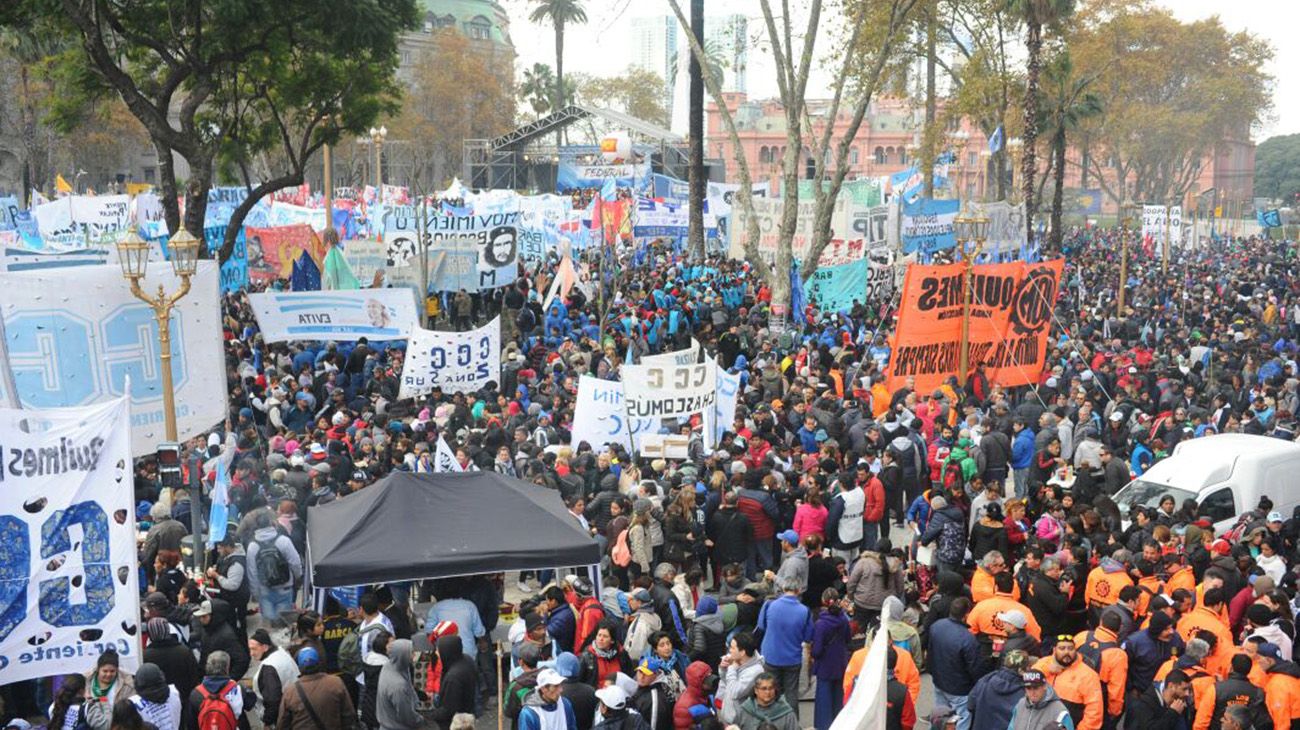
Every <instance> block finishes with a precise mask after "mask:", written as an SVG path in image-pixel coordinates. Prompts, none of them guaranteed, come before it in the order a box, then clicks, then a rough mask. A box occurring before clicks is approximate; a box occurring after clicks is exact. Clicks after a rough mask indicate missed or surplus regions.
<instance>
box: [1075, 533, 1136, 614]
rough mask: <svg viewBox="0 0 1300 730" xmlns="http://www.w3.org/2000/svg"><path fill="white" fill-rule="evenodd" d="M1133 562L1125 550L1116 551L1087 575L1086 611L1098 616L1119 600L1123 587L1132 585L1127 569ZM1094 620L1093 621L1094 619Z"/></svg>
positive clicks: (1084, 594)
mask: <svg viewBox="0 0 1300 730" xmlns="http://www.w3.org/2000/svg"><path fill="white" fill-rule="evenodd" d="M1132 562H1133V555H1132V553H1130V552H1129V551H1127V550H1116V551H1115V552H1114V553H1113V554H1112V555H1110V556H1109V557H1104V558H1102V559H1101V561H1100V562H1098V563H1097V567H1095V568H1093V569H1092V571H1091V572H1089V573H1088V583H1087V586H1086V587H1085V588H1084V592H1083V597H1084V600H1085V601H1087V603H1088V611H1089V612H1090V614H1092V615H1093V616H1099V615H1100V614H1101V611H1102V610H1103V609H1105V608H1106V607H1107V606H1111V605H1114V603H1115V602H1116V601H1118V600H1119V592H1120V591H1121V590H1123V589H1124V586H1131V585H1133V579H1132V578H1131V577H1129V574H1128V568H1129V565H1130V564H1131V563H1132ZM1094 620H1095V619H1094Z"/></svg>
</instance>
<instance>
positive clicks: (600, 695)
mask: <svg viewBox="0 0 1300 730" xmlns="http://www.w3.org/2000/svg"><path fill="white" fill-rule="evenodd" d="M596 700H597V701H598V703H599V710H598V712H599V713H600V716H599V717H598V718H596V720H597V721H596V723H595V724H594V725H592V730H649V728H650V726H649V725H648V724H647V723H646V721H645V718H643V717H641V713H639V712H637V711H636V710H635V709H633V708H632V707H630V706H629V704H628V696H627V692H625V691H623V688H622V687H619V686H617V685H613V684H611V685H609V686H607V687H601V688H600V689H598V690H596Z"/></svg>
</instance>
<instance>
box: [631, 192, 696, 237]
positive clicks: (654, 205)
mask: <svg viewBox="0 0 1300 730" xmlns="http://www.w3.org/2000/svg"><path fill="white" fill-rule="evenodd" d="M689 212H690V209H689V208H688V207H687V206H686V204H685V203H684V202H683V203H678V202H668V201H659V200H654V199H652V198H637V199H636V215H635V217H634V218H633V225H632V235H633V236H635V237H637V238H673V239H684V238H686V235H687V232H688V231H689V227H690V216H689V215H688V214H689Z"/></svg>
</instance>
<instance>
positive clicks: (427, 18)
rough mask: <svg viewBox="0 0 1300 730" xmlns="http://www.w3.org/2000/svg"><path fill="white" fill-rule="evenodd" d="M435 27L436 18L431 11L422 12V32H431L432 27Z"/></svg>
mask: <svg viewBox="0 0 1300 730" xmlns="http://www.w3.org/2000/svg"><path fill="white" fill-rule="evenodd" d="M435 27H436V18H434V16H433V13H425V14H424V32H425V33H432V32H433V29H434V28H435Z"/></svg>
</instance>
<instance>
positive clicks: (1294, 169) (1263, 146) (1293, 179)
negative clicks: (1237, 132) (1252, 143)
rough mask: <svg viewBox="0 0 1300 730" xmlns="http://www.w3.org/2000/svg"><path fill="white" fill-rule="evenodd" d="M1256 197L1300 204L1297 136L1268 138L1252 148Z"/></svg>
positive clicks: (1299, 168)
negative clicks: (1253, 152) (1253, 151)
mask: <svg viewBox="0 0 1300 730" xmlns="http://www.w3.org/2000/svg"><path fill="white" fill-rule="evenodd" d="M1255 195H1257V196H1259V197H1262V198H1272V199H1274V200H1280V201H1282V202H1283V203H1284V204H1286V205H1296V203H1297V202H1298V201H1300V134H1287V135H1283V136H1280V137H1270V138H1268V139H1266V140H1264V141H1263V142H1261V143H1260V144H1259V146H1258V147H1256V148H1255Z"/></svg>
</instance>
